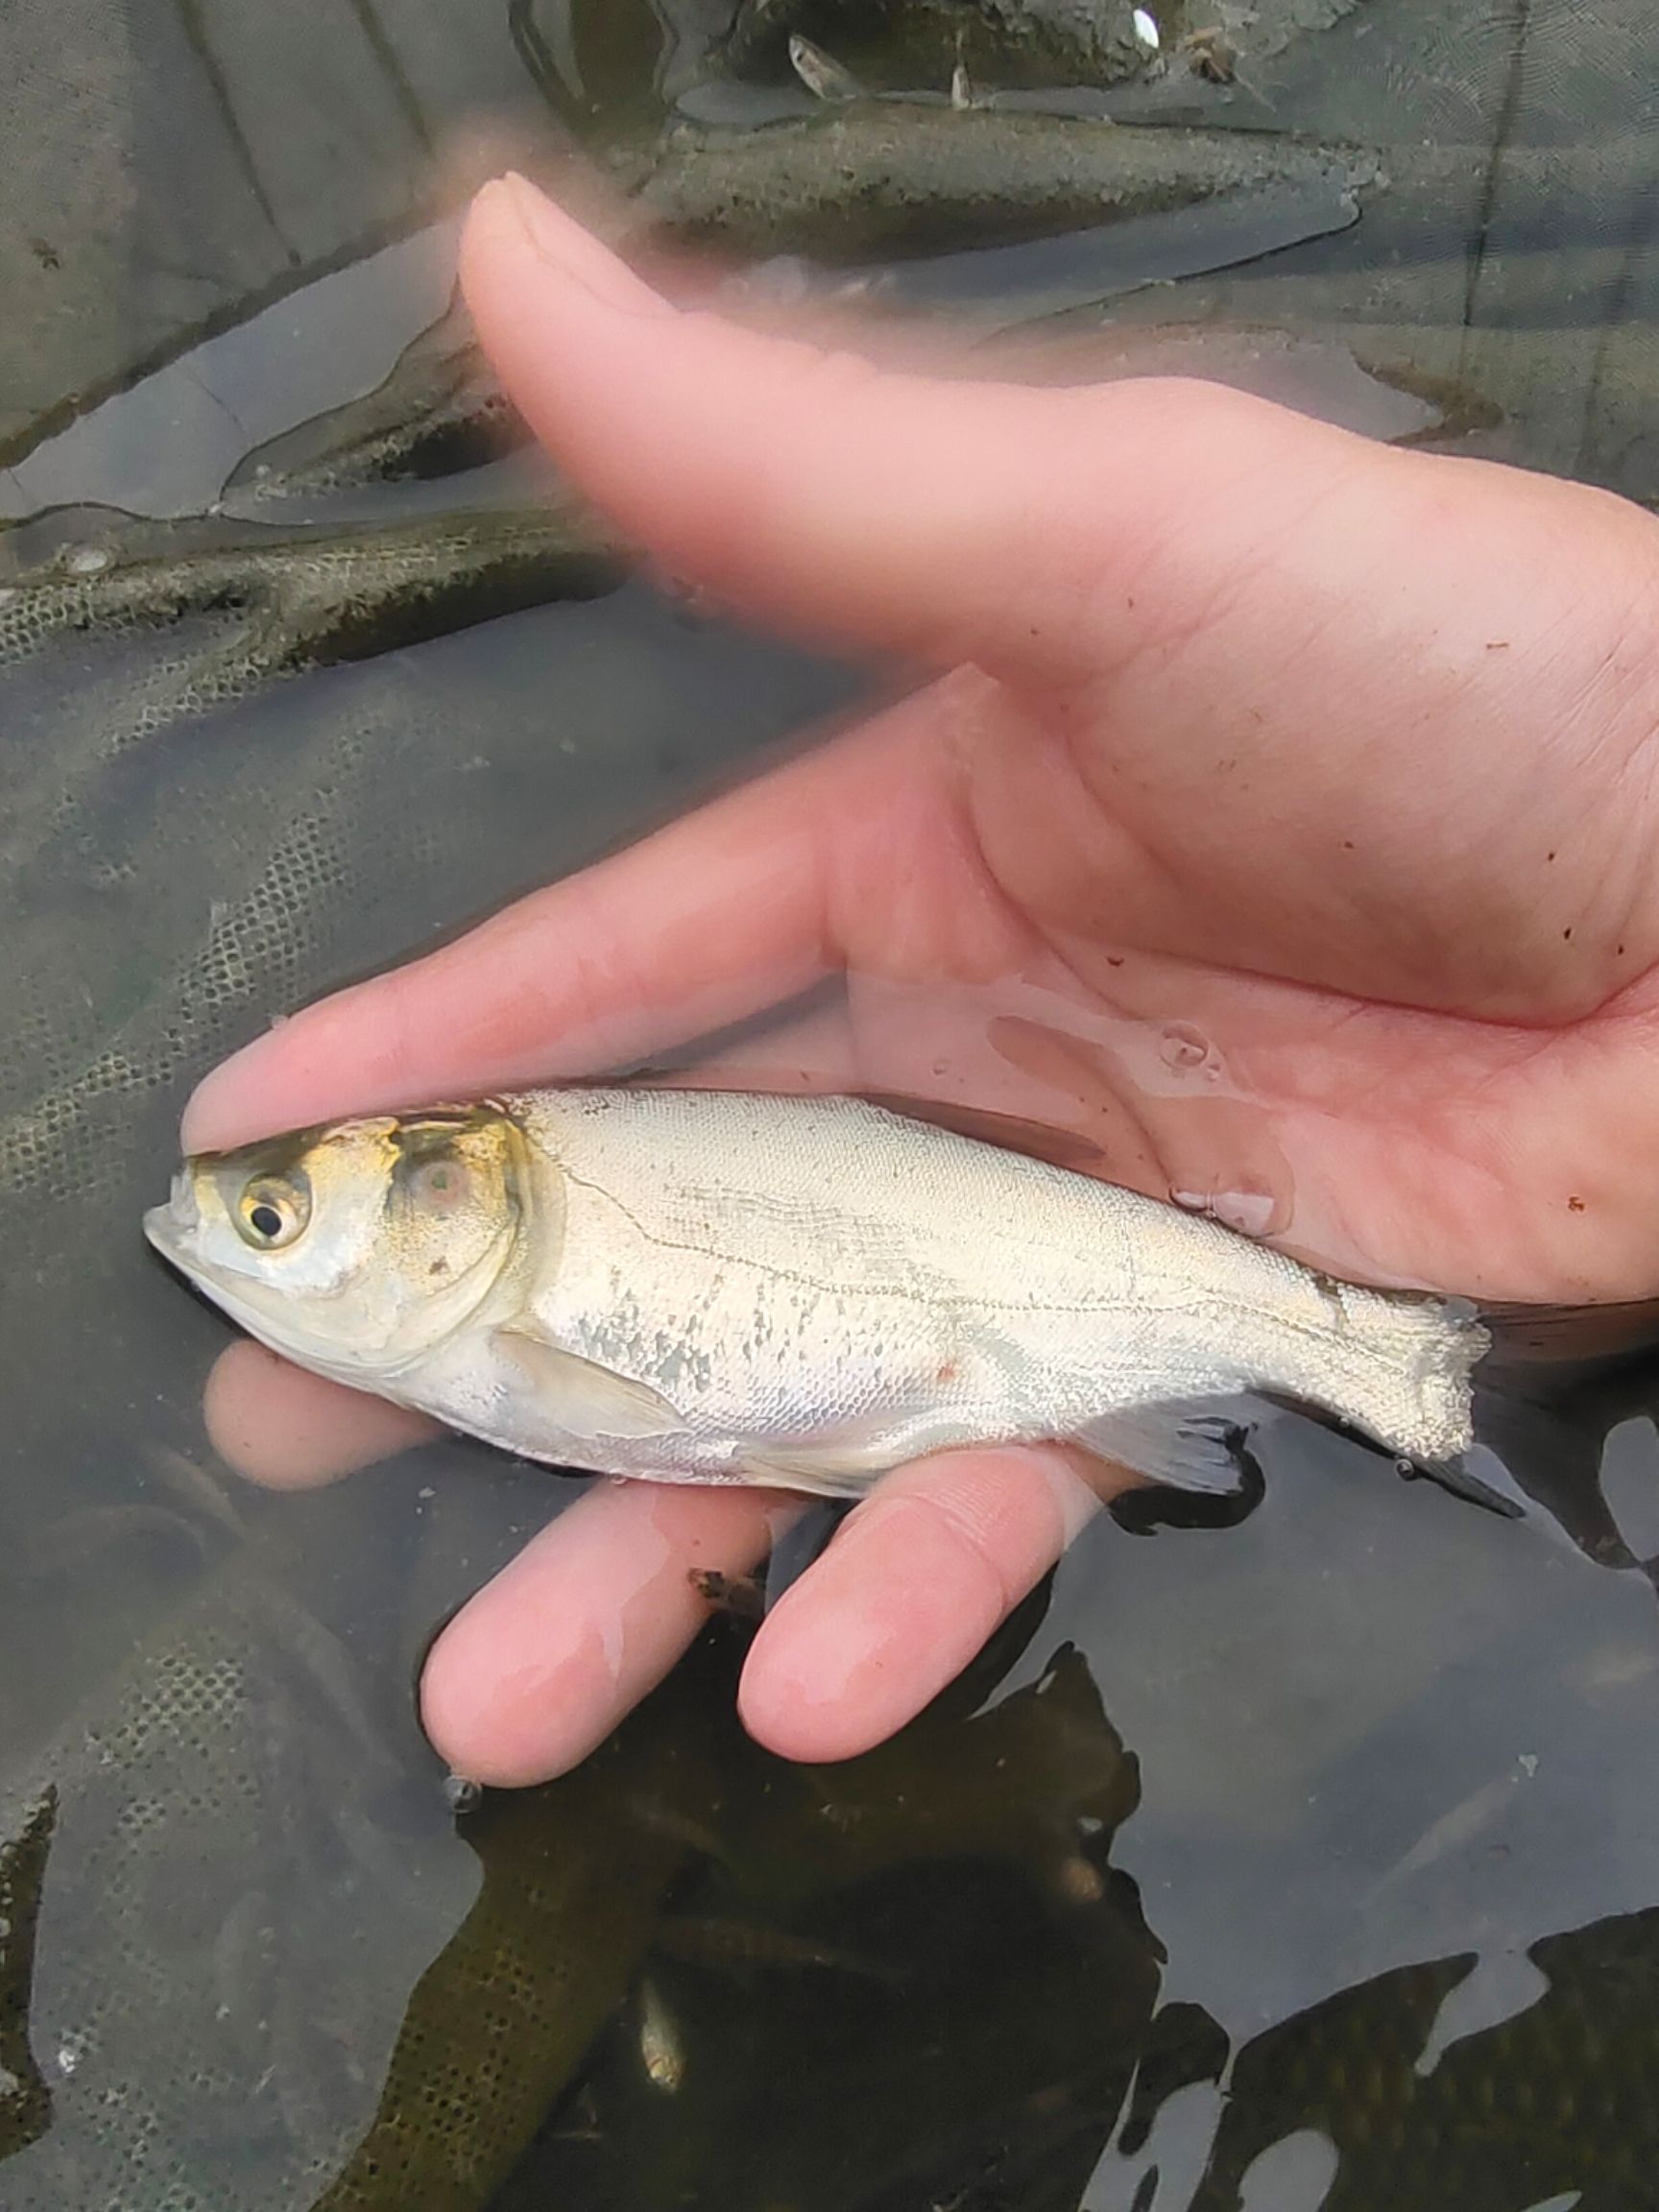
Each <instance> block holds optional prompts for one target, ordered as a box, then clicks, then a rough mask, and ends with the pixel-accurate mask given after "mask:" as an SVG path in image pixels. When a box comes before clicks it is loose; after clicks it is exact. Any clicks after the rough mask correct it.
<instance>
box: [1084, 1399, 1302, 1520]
mask: <svg viewBox="0 0 1659 2212" xmlns="http://www.w3.org/2000/svg"><path fill="white" fill-rule="evenodd" d="M1261 1410H1262V1409H1261V1407H1258V1406H1256V1405H1254V1404H1253V1403H1252V1402H1251V1401H1250V1400H1249V1399H1245V1398H1176V1399H1166V1400H1160V1401H1158V1402H1156V1403H1154V1404H1150V1405H1145V1406H1124V1407H1117V1408H1116V1409H1114V1410H1113V1411H1112V1412H1110V1413H1103V1414H1101V1415H1100V1416H1099V1418H1098V1419H1097V1420H1094V1421H1091V1422H1090V1423H1089V1425H1088V1427H1087V1428H1085V1429H1082V1430H1079V1431H1078V1432H1077V1435H1076V1438H1075V1441H1076V1442H1077V1443H1079V1444H1081V1445H1082V1446H1083V1447H1084V1448H1085V1450H1087V1451H1090V1452H1093V1453H1094V1454H1096V1455H1098V1456H1099V1457H1100V1458H1102V1459H1110V1460H1112V1461H1113V1462H1114V1463H1115V1464H1116V1465H1118V1466H1119V1467H1124V1468H1127V1469H1128V1471H1129V1472H1130V1473H1131V1474H1132V1475H1140V1476H1143V1477H1144V1478H1145V1479H1146V1480H1147V1481H1149V1482H1163V1483H1167V1484H1168V1485H1169V1486H1170V1487H1171V1488H1172V1489H1176V1490H1196V1491H1198V1492H1200V1493H1201V1494H1202V1495H1203V1496H1205V1497H1208V1498H1232V1497H1236V1496H1238V1494H1239V1492H1241V1491H1242V1490H1243V1489H1244V1488H1245V1487H1246V1485H1247V1476H1246V1472H1245V1468H1244V1463H1243V1448H1244V1443H1245V1440H1246V1438H1247V1437H1248V1435H1249V1433H1250V1430H1251V1428H1252V1426H1253V1425H1254V1422H1255V1420H1256V1419H1258V1418H1259V1417H1260V1414H1261Z"/></svg>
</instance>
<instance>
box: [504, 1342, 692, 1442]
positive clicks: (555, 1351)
mask: <svg viewBox="0 0 1659 2212" xmlns="http://www.w3.org/2000/svg"><path fill="white" fill-rule="evenodd" d="M491 1341H492V1342H493V1345H494V1346H495V1349H496V1350H497V1351H498V1352H500V1353H501V1354H502V1356H503V1357H504V1358H507V1359H508V1360H510V1361H511V1362H512V1364H513V1365H514V1366H515V1367H516V1368H517V1369H518V1371H519V1373H520V1374H521V1375H523V1376H524V1378H525V1380H526V1382H527V1383H529V1384H530V1386H531V1388H532V1389H533V1390H534V1391H535V1393H536V1395H537V1397H538V1398H539V1399H541V1401H542V1402H543V1404H544V1405H545V1406H546V1407H547V1409H548V1410H549V1412H551V1413H552V1415H553V1416H554V1418H555V1419H556V1420H557V1422H558V1424H559V1426H560V1428H561V1429H564V1430H565V1431H568V1432H569V1433H570V1434H571V1435H574V1436H594V1437H599V1436H672V1435H677V1434H679V1433H681V1432H682V1431H684V1430H685V1421H684V1420H683V1419H682V1418H681V1416H680V1414H679V1413H678V1412H677V1411H676V1410H675V1408H674V1407H672V1406H671V1405H670V1404H669V1403H668V1401H667V1399H666V1398H664V1397H663V1396H662V1395H661V1392H659V1391H656V1390H653V1389H652V1387H651V1385H650V1384H649V1383H636V1382H634V1381H633V1380H632V1378H631V1377H629V1376H627V1375H618V1374H616V1373H615V1371H614V1370H613V1369H612V1368H610V1367H601V1366H600V1365H599V1363H598V1362H597V1360H593V1359H584V1358H581V1356H580V1355H579V1354H578V1353H575V1352H566V1351H565V1349H564V1348H563V1346H561V1345H558V1344H555V1343H553V1342H552V1341H551V1340H550V1338H549V1337H548V1336H547V1335H546V1334H545V1333H544V1332H543V1330H542V1329H541V1326H540V1324H539V1323H538V1322H537V1321H536V1319H535V1317H534V1316H533V1315H531V1314H521V1315H520V1316H519V1317H518V1318H517V1320H513V1321H503V1322H500V1323H499V1324H498V1325H497V1326H496V1327H495V1328H494V1329H493V1330H492V1331H491Z"/></svg>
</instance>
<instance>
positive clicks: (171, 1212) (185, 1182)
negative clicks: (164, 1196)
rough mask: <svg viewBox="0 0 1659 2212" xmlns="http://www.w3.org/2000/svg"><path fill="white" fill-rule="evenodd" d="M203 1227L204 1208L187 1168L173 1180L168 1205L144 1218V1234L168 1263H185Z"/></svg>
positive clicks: (153, 1209)
mask: <svg viewBox="0 0 1659 2212" xmlns="http://www.w3.org/2000/svg"><path fill="white" fill-rule="evenodd" d="M201 1226H202V1209H201V1208H200V1207H199V1206H198V1205H197V1203H196V1186H195V1182H194V1180H193V1178H192V1176H191V1174H190V1170H189V1169H188V1168H187V1167H180V1169H179V1171H178V1173H177V1174H176V1175H175V1176H174V1178H173V1189H172V1192H171V1194H170V1195H169V1197H168V1200H167V1203H166V1204H165V1205H164V1206H152V1207H150V1208H149V1209H148V1210H147V1212H146V1213H145V1215H144V1234H145V1236H146V1237H148V1238H149V1239H150V1241H151V1243H152V1244H154V1245H155V1247H156V1251H157V1252H159V1253H160V1254H161V1256H162V1258H163V1259H164V1260H171V1261H172V1262H174V1264H175V1265H176V1266H180V1267H181V1266H183V1265H184V1264H185V1254H186V1252H187V1251H188V1249H189V1247H190V1245H191V1244H192V1243H193V1242H194V1240H195V1237H196V1233H197V1231H198V1230H199V1229H200V1228H201Z"/></svg>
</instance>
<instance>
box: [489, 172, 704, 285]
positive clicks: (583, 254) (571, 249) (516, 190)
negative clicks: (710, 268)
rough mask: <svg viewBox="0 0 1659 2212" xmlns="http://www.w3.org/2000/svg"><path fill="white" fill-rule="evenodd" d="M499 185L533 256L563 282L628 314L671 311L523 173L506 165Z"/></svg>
mask: <svg viewBox="0 0 1659 2212" xmlns="http://www.w3.org/2000/svg"><path fill="white" fill-rule="evenodd" d="M501 189H502V191H503V192H504V193H505V194H506V195H507V201H508V204H509V205H510V206H511V208H512V209H513V212H514V214H515V215H516V216H517V219H518V226H519V228H520V229H521V230H522V231H523V233H524V237H525V239H526V241H527V242H528V244H529V246H530V249H531V251H532V252H534V253H535V255H536V256H537V258H538V260H541V261H545V262H546V263H547V265H548V267H549V268H551V269H557V270H558V272H559V274H560V276H563V277H564V278H565V281H566V282H567V283H571V284H580V285H581V286H582V287H583V289H584V290H585V291H589V292H591V293H592V295H593V297H594V298H595V299H596V300H603V301H605V303H606V305H607V306H610V307H617V308H620V309H622V310H623V311H624V312H625V313H628V314H635V315H664V314H667V313H669V312H670V310H669V308H668V305H667V302H666V301H664V300H663V299H662V298H661V295H660V294H658V293H656V292H654V291H653V290H652V289H651V287H650V285H649V284H647V283H646V281H645V279H644V278H643V277H642V276H636V275H635V273H634V271H633V270H632V269H630V268H629V266H628V264H627V263H626V262H625V261H620V260H618V259H617V257H616V255H615V254H614V253H613V252H612V251H611V248H610V247H609V246H607V245H606V243H605V241H604V239H603V238H601V237H597V236H595V234H594V233H593V232H592V231H591V230H589V229H588V228H586V227H585V226H584V225H583V224H581V223H579V222H578V221H577V220H576V218H575V216H573V215H570V214H567V213H566V212H565V209H564V208H563V207H561V206H560V205H559V204H558V202H557V201H555V200H550V199H549V198H548V197H547V195H546V193H545V192H542V191H541V190H539V189H538V187H537V186H536V185H534V184H532V183H531V181H530V180H529V179H528V178H527V177H521V176H519V174H518V172H517V170H516V169H515V170H509V171H508V173H507V175H506V176H505V177H503V178H502V180H501Z"/></svg>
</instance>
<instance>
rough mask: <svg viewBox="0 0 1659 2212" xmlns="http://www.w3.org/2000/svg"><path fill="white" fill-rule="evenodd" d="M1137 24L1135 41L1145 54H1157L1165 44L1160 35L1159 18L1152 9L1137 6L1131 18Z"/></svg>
mask: <svg viewBox="0 0 1659 2212" xmlns="http://www.w3.org/2000/svg"><path fill="white" fill-rule="evenodd" d="M1130 20H1131V21H1132V22H1133V24H1134V26H1135V43H1136V45H1137V46H1139V47H1140V49H1141V51H1142V53H1143V54H1156V53H1157V52H1158V50H1159V48H1160V47H1161V46H1162V45H1163V43H1164V41H1163V39H1162V38H1161V37H1160V36H1158V19H1157V17H1156V16H1155V15H1154V14H1153V13H1152V12H1151V11H1150V9H1147V8H1137V9H1136V11H1135V12H1134V15H1133V16H1132V17H1131V18H1130Z"/></svg>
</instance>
